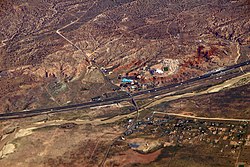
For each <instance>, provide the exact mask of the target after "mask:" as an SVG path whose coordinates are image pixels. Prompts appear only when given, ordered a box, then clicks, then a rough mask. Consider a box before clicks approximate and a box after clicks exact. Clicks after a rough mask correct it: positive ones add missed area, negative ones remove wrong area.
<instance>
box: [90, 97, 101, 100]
mask: <svg viewBox="0 0 250 167" xmlns="http://www.w3.org/2000/svg"><path fill="white" fill-rule="evenodd" d="M91 100H92V101H101V100H102V97H101V96H96V97H93V98H91Z"/></svg>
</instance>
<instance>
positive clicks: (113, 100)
mask: <svg viewBox="0 0 250 167" xmlns="http://www.w3.org/2000/svg"><path fill="white" fill-rule="evenodd" d="M249 64H250V60H248V61H245V62H242V63H239V64H235V65H232V66H227V67H224V68H221V69H220V70H215V71H212V72H208V73H206V74H204V75H201V76H199V77H195V78H192V79H189V80H186V81H184V82H180V83H176V84H171V85H166V86H162V87H157V88H152V89H147V90H143V91H140V92H136V93H133V94H131V95H130V94H126V95H123V96H117V97H113V98H106V99H103V100H100V101H91V102H85V103H80V104H72V105H66V106H59V107H53V108H43V109H35V110H27V111H22V112H11V113H4V114H0V120H8V119H17V118H23V117H31V116H36V115H42V114H49V113H59V112H65V111H71V110H79V109H83V108H89V107H96V106H101V105H108V104H114V103H119V102H122V101H126V100H130V99H131V98H132V97H136V96H140V95H143V94H148V93H151V92H158V91H162V90H165V89H170V88H174V87H178V86H181V85H184V84H189V83H192V82H195V81H199V80H202V79H205V78H209V77H211V76H213V75H216V74H219V73H222V72H227V71H229V70H233V69H237V68H240V67H243V66H246V65H249Z"/></svg>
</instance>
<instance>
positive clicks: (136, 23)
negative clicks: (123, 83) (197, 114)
mask: <svg viewBox="0 0 250 167" xmlns="http://www.w3.org/2000/svg"><path fill="white" fill-rule="evenodd" d="M0 5H1V11H0V18H1V19H0V22H1V24H0V25H1V26H0V30H1V32H0V40H1V41H2V43H1V46H0V72H1V73H0V76H1V77H0V83H1V85H0V90H1V92H0V102H1V103H2V104H3V105H2V106H1V108H0V111H1V112H11V111H18V110H23V109H27V108H28V109H31V108H37V107H45V106H55V105H63V104H65V103H66V102H67V101H72V102H81V101H83V100H88V99H89V98H90V97H93V96H94V95H96V94H102V93H103V92H105V91H108V90H112V85H111V83H110V82H109V81H107V80H106V79H105V78H103V74H102V73H101V72H100V71H99V70H96V69H95V68H96V66H91V64H90V63H89V61H88V60H87V59H89V60H91V61H94V62H96V63H95V65H98V66H99V67H104V68H107V69H108V68H111V69H112V70H111V72H112V74H111V73H110V75H108V74H107V76H108V77H110V78H111V79H115V78H116V77H117V75H118V74H126V73H127V74H128V75H130V74H133V73H137V74H138V73H140V74H141V73H142V72H143V68H144V67H145V66H148V67H151V66H154V65H157V64H159V63H161V62H163V61H166V59H167V60H171V62H178V67H176V70H174V72H172V73H167V74H166V75H164V76H155V78H153V77H152V76H147V75H145V76H144V77H142V79H141V81H140V82H142V83H148V82H151V83H154V84H156V85H163V84H166V83H170V82H175V81H178V80H183V79H188V78H190V77H193V76H197V75H200V74H202V73H204V72H206V71H209V70H212V69H215V68H218V67H222V66H227V65H231V64H235V63H237V62H242V61H244V60H248V59H249V43H250V38H249V36H250V32H249V28H250V20H249V14H250V7H249V5H250V4H249V2H248V1H246V0H240V1H220V0H217V1H214V0H211V1H195V0H183V1H178V2H176V1H165V0H164V1H163V0H157V1H155V0H146V1H145V0H136V1H132V0H126V1H121V0H116V1H113V0H103V1H94V2H93V1H89V0H84V1H82V0H74V1H70V2H69V1H64V0H60V1H57V0H55V1H53V0H51V1H30V0H24V1H18V2H17V1H5V0H3V1H1V2H0ZM170 65H171V66H174V65H173V64H170Z"/></svg>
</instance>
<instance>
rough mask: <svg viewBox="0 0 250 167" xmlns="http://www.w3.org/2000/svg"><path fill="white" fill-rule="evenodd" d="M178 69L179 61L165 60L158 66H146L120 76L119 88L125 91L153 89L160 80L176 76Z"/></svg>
mask: <svg viewBox="0 0 250 167" xmlns="http://www.w3.org/2000/svg"><path fill="white" fill-rule="evenodd" d="M178 68H179V61H178V60H174V59H164V60H161V61H159V62H158V63H157V64H154V65H145V66H143V67H141V68H140V69H138V70H136V71H133V72H129V73H126V74H124V75H119V76H118V79H119V81H120V83H119V86H120V87H121V89H122V90H125V91H137V90H141V89H148V88H153V87H154V86H155V84H157V81H158V80H161V79H163V78H164V77H168V76H169V75H171V74H174V73H175V72H176V71H177V70H178Z"/></svg>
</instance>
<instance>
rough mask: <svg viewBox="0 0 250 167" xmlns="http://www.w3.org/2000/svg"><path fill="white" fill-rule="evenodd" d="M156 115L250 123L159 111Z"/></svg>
mask: <svg viewBox="0 0 250 167" xmlns="http://www.w3.org/2000/svg"><path fill="white" fill-rule="evenodd" d="M154 114H163V115H171V116H178V117H185V118H192V119H201V120H210V121H235V122H250V119H234V118H208V117H198V116H192V115H184V114H176V113H164V112H158V111H155V112H154Z"/></svg>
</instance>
